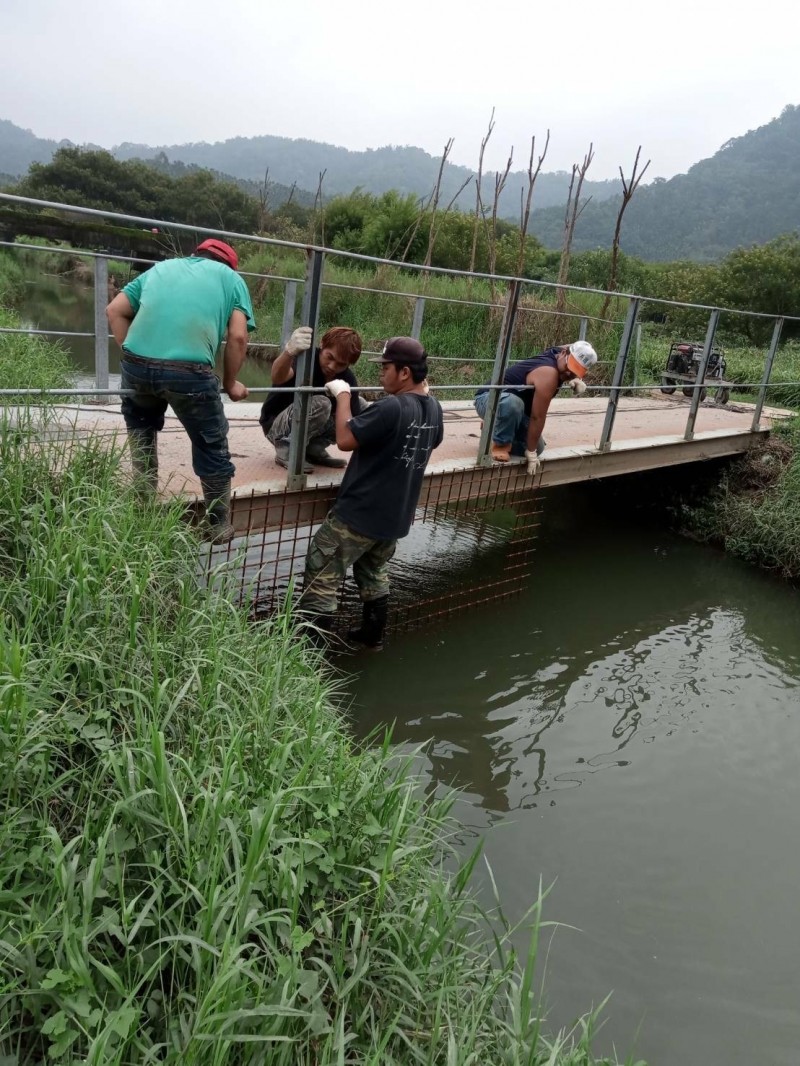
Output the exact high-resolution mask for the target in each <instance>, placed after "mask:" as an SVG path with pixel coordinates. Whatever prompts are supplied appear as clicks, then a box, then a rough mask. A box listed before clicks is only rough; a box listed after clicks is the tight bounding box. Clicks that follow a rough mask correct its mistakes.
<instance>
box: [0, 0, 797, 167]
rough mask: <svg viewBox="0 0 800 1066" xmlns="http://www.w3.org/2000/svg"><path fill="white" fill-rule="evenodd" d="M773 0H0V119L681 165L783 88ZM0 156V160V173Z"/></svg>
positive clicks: (51, 126)
mask: <svg viewBox="0 0 800 1066" xmlns="http://www.w3.org/2000/svg"><path fill="white" fill-rule="evenodd" d="M798 10H800V8H798V5H797V3H795V2H790V0H761V2H760V3H758V4H752V5H747V7H745V5H743V4H741V3H737V2H736V0H733V2H729V3H728V4H724V3H721V2H720V0H716V2H714V3H710V2H709V0H670V2H669V3H666V2H663V3H660V4H655V3H653V2H652V0H650V2H649V3H643V4H638V5H637V4H634V3H631V2H630V0H624V2H623V0H593V2H591V3H589V2H586V0H575V2H574V3H572V4H566V3H563V2H562V3H559V2H552V3H548V4H546V5H545V4H542V3H541V2H538V3H537V2H536V0H504V2H495V3H492V2H490V0H489V2H487V0H482V2H480V3H478V2H474V0H462V2H461V3H455V2H453V0H400V2H399V3H396V4H389V3H385V2H384V3H381V2H380V0H282V2H277V0H217V2H215V3H211V2H210V0H138V2H130V3H125V4H122V3H119V2H117V3H109V2H108V0H106V2H105V3H100V2H97V0H73V2H67V0H0V25H2V36H3V39H4V44H5V46H4V48H3V61H2V63H0V101H2V103H1V104H0V118H7V119H10V120H11V121H12V122H14V123H16V124H17V125H19V126H24V127H26V128H29V129H31V130H33V132H34V133H36V134H37V135H39V136H41V137H53V138H56V139H61V138H68V139H70V140H72V141H75V142H76V143H84V142H88V141H91V142H94V143H97V144H101V145H103V146H105V147H111V146H112V145H114V144H118V143H120V142H121V141H136V142H146V143H148V144H173V143H182V142H186V141H218V140H225V139H226V138H228V137H235V136H245V137H249V136H255V135H258V134H265V133H269V134H277V135H280V136H286V137H307V138H311V139H312V140H318V141H327V142H329V143H332V144H338V145H344V146H345V147H347V148H354V149H361V148H377V147H380V146H381V145H384V144H399V145H404V144H412V145H419V146H420V147H422V148H425V149H426V150H427V151H429V152H431V153H432V154H435V155H438V154H440V153H441V150H442V147H443V145H444V143H445V141H446V140H447V139H448V138H449V137H453V138H454V141H455V143H454V146H453V150H452V153H451V159H452V161H453V162H456V163H463V164H466V165H468V166H472V167H475V166H476V165H477V157H478V148H479V144H480V140H481V137H482V136H483V134H484V132H485V129H486V124H487V121H488V119H489V115H490V113H491V110H492V107H495V108H496V126H495V131H494V135H493V138H492V141H491V142H490V147H489V149H488V150H487V156H486V163H487V165H488V166H489V167H498V166H500V167H502V166H503V165H504V164H505V160H506V158H507V156H508V151H509V148H510V146H511V145H512V144H513V145H514V149H515V169H516V168H517V166H520V167H521V166H525V165H527V157H528V153H529V151H530V137H531V134H536V137H537V144H539V143H543V141H544V136H545V133H546V131H547V129H548V128H549V129H550V131H551V141H550V152H549V155H548V158H547V161H546V163H545V169H546V170H557V169H569V168H570V167H571V165H572V163H573V162H574V161H576V160H578V159H580V158H582V157H583V155H584V153H585V151H586V149H587V147H588V144H589V142H590V141H593V142H594V145H595V162H594V164H593V166H592V168H591V171H590V172H589V176H590V177H593V178H605V177H612V176H615V175H616V173H617V167H618V166H619V165H620V164H622V165H623V167H624V168H625V169H626V170H628V169H630V163H631V161H632V159H633V156H634V154H635V151H636V147H637V145H639V144H641V145H642V156H643V159H648V158H650V159H652V163H651V166H650V170H649V172H648V179H650V178H652V177H655V176H657V175H660V176H663V177H670V176H671V175H673V174H675V173H679V172H681V171H685V170H686V169H688V167H689V166H691V164H692V163H694V162H696V161H697V160H698V159H702V158H705V157H706V156H709V155H712V154H713V153H714V152H715V151H716V150H717V149H718V148H719V147H720V146H721V145H722V144H723V143H724V142H725V141H726V140H728V139H729V138H731V137H735V136H739V135H740V134H742V133H745V132H746V131H747V130H749V129H753V128H755V127H756V126H760V125H763V124H764V123H765V122H768V121H769V120H770V119H772V118H774V117H775V116H777V115H778V114H780V112H781V110H782V109H783V107H784V106H785V105H786V104H797V103H800V74H798V71H799V70H800V61H798V58H797V48H798V43H797V42H798V28H800V15H798ZM1 164H2V160H0V170H2V165H1Z"/></svg>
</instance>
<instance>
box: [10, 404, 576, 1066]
mask: <svg viewBox="0 0 800 1066" xmlns="http://www.w3.org/2000/svg"><path fill="white" fill-rule="evenodd" d="M41 438H42V434H41V427H37V426H36V425H34V424H33V423H30V424H24V425H15V426H13V427H12V426H11V425H10V423H9V422H8V421H3V422H2V423H0V545H1V546H2V551H1V552H0V677H1V679H0V894H2V907H1V908H0V959H1V960H2V967H1V969H2V974H3V977H2V980H1V981H0V1058H2V1060H3V1061H4V1062H6V1061H8V1062H11V1061H13V1062H14V1063H17V1064H19V1066H29V1064H30V1066H33V1064H34V1063H35V1064H38V1063H41V1062H45V1061H53V1062H60V1063H78V1062H81V1063H98V1064H99V1063H103V1064H104V1066H105V1064H113V1063H117V1064H120V1066H121V1064H129V1063H143V1062H155V1061H158V1062H167V1063H178V1062H180V1063H181V1064H182V1066H184V1064H192V1063H195V1064H204V1063H208V1064H212V1063H223V1062H224V1063H226V1064H235V1063H253V1064H255V1063H262V1062H267V1061H268V1062H270V1063H271V1064H274V1066H280V1064H284V1063H285V1064H287V1066H288V1064H291V1066H298V1064H304V1063H305V1064H309V1066H311V1064H312V1063H313V1064H315V1066H322V1064H326V1063H330V1064H333V1063H340V1062H350V1063H363V1064H367V1063H372V1064H375V1066H378V1064H380V1066H385V1064H386V1066H388V1064H391V1063H396V1064H401V1063H402V1064H403V1066H407V1064H409V1063H421V1064H422V1063H425V1064H439V1063H441V1064H442V1066H444V1064H464V1066H466V1064H467V1063H474V1062H481V1063H484V1062H485V1063H489V1062H491V1063H498V1064H500V1063H503V1064H516V1063H519V1064H522V1063H526V1064H540V1063H541V1064H544V1063H545V1062H546V1063H553V1064H562V1066H567V1064H569V1066H580V1064H589V1063H592V1062H594V1061H595V1060H594V1059H593V1057H592V1054H591V1051H590V1050H589V1047H590V1043H591V1035H592V1028H593V1024H594V1015H592V1016H590V1017H587V1018H585V1019H582V1020H581V1021H580V1022H579V1023H578V1024H577V1026H576V1029H575V1031H574V1032H573V1033H572V1034H569V1035H565V1034H562V1035H560V1036H557V1037H555V1038H553V1039H548V1038H546V1037H545V1036H544V1035H543V1034H542V1030H541V1025H540V1019H539V1017H538V1007H539V1004H538V992H537V987H536V985H535V983H534V972H533V967H534V963H535V948H536V921H538V918H539V915H540V908H541V899H538V900H536V899H534V900H533V901H532V902H533V905H534V906H533V912H532V916H531V917H532V918H533V919H534V929H533V934H532V941H531V945H532V952H531V955H530V958H529V959H528V961H527V963H526V964H525V965H524V966H523V967H522V968H521V969H518V967H517V960H516V958H515V955H514V952H513V950H512V949H511V948H510V946H509V943H510V935H511V932H512V931H511V930H510V929H508V928H507V927H506V926H505V925H504V923H503V921H502V918H501V917H500V916H498V915H497V914H495V915H494V917H491V918H490V917H487V916H485V915H484V914H483V913H482V911H481V910H480V908H479V907H478V905H477V903H476V902H475V900H474V898H473V897H472V895H471V893H470V890H469V888H468V882H469V878H470V873H471V870H472V865H473V862H474V859H473V860H472V861H469V862H467V863H466V865H465V866H463V867H462V868H460V869H457V870H453V869H452V857H451V856H450V855H449V852H448V849H447V847H446V845H445V842H446V839H447V836H448V834H449V833H450V832H452V829H453V828H454V827H453V825H452V823H451V822H450V819H449V814H448V811H449V804H448V803H447V802H434V803H431V802H429V801H428V800H426V799H425V798H424V797H423V796H422V795H420V794H419V793H418V792H417V791H416V788H415V784H414V781H413V780H412V779H411V778H410V777H409V774H408V768H407V767H405V766H401V767H398V766H397V764H396V763H395V762H394V761H393V760H392V759H391V756H390V753H389V745H388V743H387V744H386V745H385V746H384V747H383V748H379V749H378V750H375V751H369V752H363V751H359V750H357V749H356V748H355V747H354V745H353V743H352V742H351V740H350V739H349V738H348V734H347V730H346V728H345V727H344V723H343V720H342V718H341V716H340V714H339V713H337V712H336V711H335V709H334V708H333V703H334V702H335V698H336V686H335V682H334V680H333V679H331V678H330V676H329V675H327V674H324V673H322V672H321V671H320V670H319V662H318V659H317V658H316V656H315V655H314V654H312V653H311V652H310V651H309V650H308V649H307V647H306V645H305V642H304V641H302V640H298V637H297V634H296V633H295V632H294V631H293V629H292V626H291V624H290V620H289V618H288V617H287V616H286V615H282V616H279V617H277V618H274V619H273V620H272V621H270V622H268V623H261V624H259V625H253V624H252V623H251V622H250V621H249V620H248V618H247V616H246V613H245V611H244V610H243V609H240V608H237V607H235V606H233V603H232V599H229V598H226V596H225V595H224V594H222V592H220V591H212V590H210V589H205V590H204V589H200V588H198V586H197V543H196V541H195V539H194V537H193V534H192V533H191V531H190V530H189V528H188V527H187V526H186V525H185V524H184V523H183V521H182V515H181V511H180V507H179V505H176V506H173V507H171V508H162V507H157V506H150V507H143V506H142V504H141V502H140V501H139V500H138V499H137V498H136V496H135V494H134V493H133V492H132V491H130V490H128V489H127V488H126V486H125V485H124V483H123V482H122V479H121V477H120V472H119V467H118V457H117V456H116V455H114V454H112V453H110V452H109V451H108V449H107V448H106V447H105V446H104V445H103V444H101V443H99V442H88V443H82V444H80V445H78V444H77V443H75V442H62V444H61V445H56V444H55V443H53V444H51V445H50V446H48V447H47V448H43V447H42V445H41ZM56 448H59V450H58V451H55V450H54V449H56ZM220 583H224V582H223V581H222V578H220V581H218V582H216V583H215V584H217V585H219V584H220ZM448 869H449V870H451V872H448Z"/></svg>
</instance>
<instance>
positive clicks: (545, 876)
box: [350, 493, 800, 1066]
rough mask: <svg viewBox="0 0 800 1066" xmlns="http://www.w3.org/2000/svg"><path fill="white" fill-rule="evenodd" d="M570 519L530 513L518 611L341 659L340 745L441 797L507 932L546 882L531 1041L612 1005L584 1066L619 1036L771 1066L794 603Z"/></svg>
mask: <svg viewBox="0 0 800 1066" xmlns="http://www.w3.org/2000/svg"><path fill="white" fill-rule="evenodd" d="M585 498H586V497H585V494H580V493H575V494H570V498H569V500H568V506H565V507H564V508H563V510H562V509H560V506H559V501H558V496H557V495H556V496H555V497H554V498H553V499H552V500H551V497H550V496H548V498H547V500H546V502H545V512H544V522H543V528H542V531H543V536H542V538H541V540H540V543H539V546H538V551H537V555H536V562H535V565H534V571H533V574H532V577H531V579H530V581H529V582H528V584H527V586H526V587H525V588H524V589H523V590H522V593H521V595H520V597H519V598H518V599H515V600H513V601H511V602H507V603H504V604H496V605H491V604H488V605H485V606H482V607H480V608H476V609H474V610H473V611H472V612H471V613H470V614H469V615H467V616H463V617H460V618H456V619H452V620H450V621H449V622H448V623H447V625H446V626H444V627H438V628H436V629H430V630H428V631H421V632H418V633H414V634H410V635H407V636H403V637H402V638H400V639H395V640H394V642H393V643H392V644H391V645H390V646H389V647H388V648H387V650H386V651H385V652H384V653H383V654H382V655H381V656H372V657H367V656H362V657H360V658H359V659H357V660H353V661H352V662H351V663H350V667H351V669H352V670H354V671H355V674H354V676H353V679H352V681H351V692H352V697H353V706H352V710H351V720H352V723H353V729H354V730H355V731H356V733H357V734H358V735H359V736H362V737H363V736H366V735H367V734H368V733H369V732H370V731H371V730H373V729H376V728H377V729H380V728H381V727H384V726H387V725H390V724H392V723H393V727H394V732H393V738H394V741H395V743H396V744H397V745H398V748H400V749H401V750H411V749H413V748H417V747H418V746H420V745H423V748H422V751H421V754H420V756H419V762H418V765H419V770H420V773H421V774H422V777H423V783H424V785H423V787H425V788H427V789H428V790H429V791H438V790H441V789H442V788H444V787H447V786H451V785H455V786H456V787H458V788H460V789H461V790H462V792H461V796H460V799H459V800H458V802H457V805H456V814H457V816H458V818H459V819H460V820H461V823H462V825H463V826H464V829H463V836H464V840H463V845H464V847H465V849H468V850H471V849H472V848H473V847H474V845H475V838H476V836H478V835H480V836H481V838H482V839H483V841H484V847H485V850H486V853H487V857H488V858H489V860H490V862H491V865H492V870H493V876H494V879H495V881H496V884H497V886H498V889H499V892H500V897H501V900H502V902H503V907H504V909H505V911H506V913H507V914H508V915H509V917H510V919H511V920H514V919H518V918H520V917H521V916H522V915H523V914H524V913H525V911H526V909H527V907H528V906H529V905H530V903H531V893H532V891H533V888H535V886H536V885H537V884H538V883H539V880H540V879H541V880H542V881H543V882H544V883H545V884H549V883H551V882H553V881H556V882H557V883H556V886H555V889H554V892H553V894H552V897H551V899H550V901H549V903H548V910H547V916H548V917H551V918H553V919H555V920H557V921H563V922H565V923H568V924H569V925H570V926H577V927H579V928H581V929H583V930H585V932H584V933H583V934H579V933H574V934H566V933H564V932H563V931H562V932H560V933H559V936H558V938H557V940H556V944H555V946H554V948H553V949H552V951H551V952H550V955H549V960H548V979H547V988H548V993H549V997H550V1005H551V1013H550V1023H551V1026H552V1027H557V1026H559V1025H563V1024H568V1023H569V1022H570V1020H571V1019H572V1018H573V1017H574V1016H575V1014H576V1013H578V1012H579V1011H581V1010H583V1009H585V1007H586V1004H587V1003H589V1002H592V1001H594V1002H595V1003H596V1002H599V1001H600V1000H601V999H602V998H604V997H605V996H606V995H607V994H608V993H609V992H610V991H611V990H613V991H614V996H613V999H612V1001H611V1005H610V1008H609V1020H608V1022H607V1025H606V1028H605V1030H604V1032H603V1034H601V1037H600V1048H599V1050H600V1051H601V1052H603V1053H610V1052H611V1050H612V1045H615V1046H616V1049H617V1051H622V1053H623V1057H624V1053H625V1052H627V1050H628V1049H629V1048H630V1046H631V1040H632V1034H633V1033H635V1032H636V1031H637V1030H638V1029H639V1028H640V1027H641V1033H640V1037H639V1039H638V1042H637V1046H636V1056H635V1057H638V1056H641V1057H643V1058H647V1059H648V1060H649V1061H650V1062H652V1063H654V1064H655V1063H664V1064H669V1066H672V1064H673V1063H674V1064H677V1063H686V1062H703V1063H704V1064H705V1066H730V1063H732V1062H751V1061H752V1062H769V1063H771V1064H772V1063H775V1064H781V1066H789V1064H790V1063H794V1062H796V1061H797V1054H796V1049H797V1047H798V1042H799V1041H800V1010H798V1006H797V998H796V980H795V977H796V959H797V954H798V952H800V926H798V924H797V920H796V919H797V902H796V899H797V888H796V886H797V884H798V882H800V849H798V848H797V847H795V846H794V841H795V840H796V837H797V811H798V810H800V778H798V775H797V772H796V752H797V750H798V749H800V594H798V591H797V590H795V589H791V588H788V587H787V586H785V585H783V584H781V583H779V582H776V581H772V580H771V579H770V578H768V577H766V576H765V575H763V574H761V573H758V572H756V571H754V570H751V569H749V568H747V567H745V566H742V565H739V564H737V563H736V562H734V561H732V560H730V559H727V558H725V557H724V556H723V555H721V554H719V553H717V552H715V551H712V550H709V549H706V548H702V547H699V546H697V545H694V544H691V543H688V542H685V541H681V540H679V539H677V538H675V537H672V536H671V535H669V534H666V533H663V532H662V531H660V530H654V529H641V528H636V527H634V526H631V525H629V524H628V523H627V522H623V521H616V520H615V516H614V515H613V514H611V515H606V514H605V513H604V512H603V511H602V510H598V509H597V508H596V507H592V508H584V509H582V508H581V501H584V502H585ZM576 541H577V543H578V544H579V545H580V546H581V547H582V548H583V554H582V555H580V558H581V559H582V566H581V568H580V569H579V570H576V569H570V568H568V567H567V566H566V565H565V563H566V562H569V561H571V560H574V559H575V558H577V557H578V555H577V552H576V551H575V550H573V546H574V545H575V544H576ZM469 579H470V575H464V574H462V575H461V576H460V578H459V580H469ZM532 886H533V887H532ZM520 947H521V948H524V944H523V943H522V940H520Z"/></svg>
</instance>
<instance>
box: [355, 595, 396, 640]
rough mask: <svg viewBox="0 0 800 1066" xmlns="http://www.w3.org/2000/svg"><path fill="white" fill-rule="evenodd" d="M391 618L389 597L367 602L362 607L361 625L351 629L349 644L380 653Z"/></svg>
mask: <svg viewBox="0 0 800 1066" xmlns="http://www.w3.org/2000/svg"><path fill="white" fill-rule="evenodd" d="M388 616H389V597H388V596H382V597H381V598H380V599H379V600H366V601H365V602H364V603H363V604H362V607H361V625H360V626H359V627H358V629H351V630H350V631H349V632H348V634H347V642H348V643H349V644H361V645H363V646H364V647H365V648H369V649H370V650H371V651H380V650H381V648H382V647H383V634H384V632H385V630H386V620H387V618H388Z"/></svg>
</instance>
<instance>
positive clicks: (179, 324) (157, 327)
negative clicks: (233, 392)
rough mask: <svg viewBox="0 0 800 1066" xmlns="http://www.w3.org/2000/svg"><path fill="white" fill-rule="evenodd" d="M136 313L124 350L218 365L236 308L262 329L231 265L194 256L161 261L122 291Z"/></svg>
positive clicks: (250, 327)
mask: <svg viewBox="0 0 800 1066" xmlns="http://www.w3.org/2000/svg"><path fill="white" fill-rule="evenodd" d="M122 291H123V292H124V293H125V295H126V296H127V297H128V299H129V300H130V303H131V307H132V308H133V310H134V312H135V317H134V319H133V322H131V325H130V329H129V330H128V336H127V337H126V338H125V343H124V344H123V345H122V347H123V349H124V351H126V352H130V353H131V354H132V355H140V356H143V357H145V358H147V359H175V360H179V361H182V362H187V363H209V364H210V365H211V366H213V365H214V358H215V356H216V354H217V349H218V348H219V345H220V341H221V340H222V338H223V336H224V334H225V330H226V329H227V328H228V320H229V319H230V317H231V315H232V314H233V312H234V311H241V312H242V313H243V314H244V315H245V317H246V318H247V330H248V332H252V331H253V330H254V329H255V328H256V323H255V319H254V318H253V305H252V303H251V302H250V293H249V292H248V291H247V286H246V285H245V283H244V282H243V281H242V279H241V278H240V277H239V275H238V274H236V273H235V272H234V271H233V270H231V268H230V267H227V266H225V264H224V263H215V262H213V261H212V260H211V259H203V258H201V257H200V256H190V257H189V258H187V259H167V260H165V261H164V262H163V263H156V265H155V266H152V267H151V268H150V269H149V270H146V271H145V272H144V274H140V275H139V277H138V278H134V280H133V281H131V282H129V283H128V284H127V285H126V286H125V288H124V289H123V290H122Z"/></svg>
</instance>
